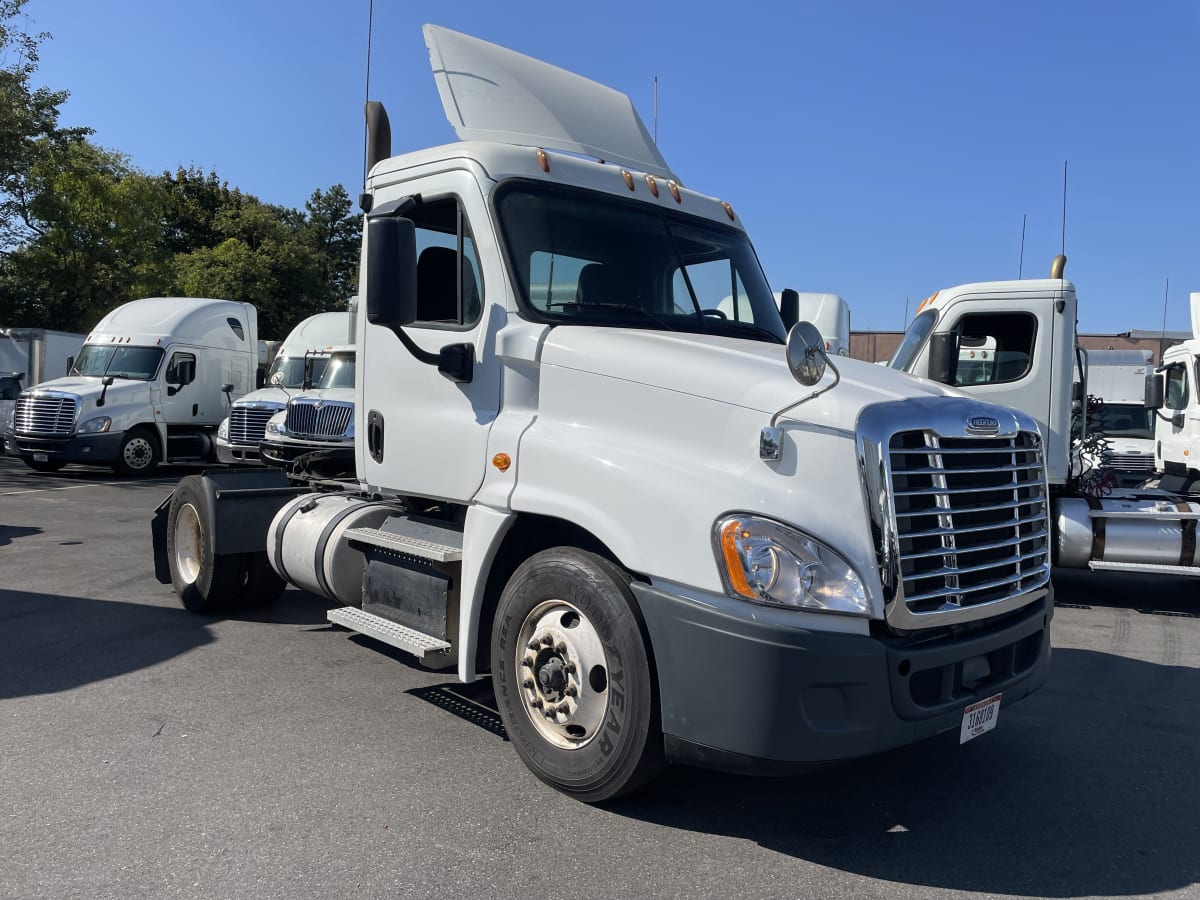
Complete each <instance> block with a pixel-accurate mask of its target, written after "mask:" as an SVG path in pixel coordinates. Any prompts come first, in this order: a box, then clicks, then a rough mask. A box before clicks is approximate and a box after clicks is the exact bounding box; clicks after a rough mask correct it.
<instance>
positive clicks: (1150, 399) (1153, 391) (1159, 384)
mask: <svg viewBox="0 0 1200 900" xmlns="http://www.w3.org/2000/svg"><path fill="white" fill-rule="evenodd" d="M1166 395H1167V376H1166V375H1164V374H1163V373H1162V372H1159V373H1157V374H1156V375H1154V377H1153V378H1151V379H1150V384H1149V386H1148V388H1147V391H1146V406H1148V407H1149V408H1150V409H1162V405H1163V400H1164V399H1166Z"/></svg>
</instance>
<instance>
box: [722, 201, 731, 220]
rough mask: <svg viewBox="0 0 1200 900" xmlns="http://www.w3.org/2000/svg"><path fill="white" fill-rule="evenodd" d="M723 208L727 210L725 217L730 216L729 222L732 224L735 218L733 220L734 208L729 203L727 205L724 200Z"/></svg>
mask: <svg viewBox="0 0 1200 900" xmlns="http://www.w3.org/2000/svg"><path fill="white" fill-rule="evenodd" d="M721 208H722V209H723V210H725V215H727V216H729V221H730V222H732V221H734V218H733V207H732V206H730V205H729V204H728V203H726V202H725V201H724V200H722V201H721Z"/></svg>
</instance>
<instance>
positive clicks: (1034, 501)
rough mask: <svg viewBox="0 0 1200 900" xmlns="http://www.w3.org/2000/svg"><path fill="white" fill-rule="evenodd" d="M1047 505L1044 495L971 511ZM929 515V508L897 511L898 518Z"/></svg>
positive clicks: (973, 507) (993, 510)
mask: <svg viewBox="0 0 1200 900" xmlns="http://www.w3.org/2000/svg"><path fill="white" fill-rule="evenodd" d="M1045 505H1046V501H1045V499H1043V498H1042V497H1037V498H1033V499H1029V500H1018V501H1016V502H1013V503H995V504H990V505H988V506H972V507H971V509H970V511H971V512H996V511H998V510H1002V509H1019V508H1020V507H1022V506H1045ZM927 515H929V510H927V509H922V510H916V511H914V512H897V513H896V516H897V517H898V518H905V517H907V518H913V517H916V516H927Z"/></svg>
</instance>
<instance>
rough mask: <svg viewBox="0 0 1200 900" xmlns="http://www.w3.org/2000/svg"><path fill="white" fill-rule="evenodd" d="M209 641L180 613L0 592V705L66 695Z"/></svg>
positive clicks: (199, 623)
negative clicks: (13, 700)
mask: <svg viewBox="0 0 1200 900" xmlns="http://www.w3.org/2000/svg"><path fill="white" fill-rule="evenodd" d="M212 640H213V637H212V634H211V633H210V631H209V629H208V627H207V625H206V620H204V619H202V618H200V617H199V616H194V615H192V614H191V613H189V612H186V611H185V610H183V609H164V608H162V607H158V606H147V605H143V604H139V603H123V602H120V601H114V600H91V599H88V598H85V597H64V596H59V595H56V594H36V593H32V592H29V591H12V590H3V589H0V700H3V699H11V698H14V697H25V696H30V695H34V694H52V693H56V692H58V691H66V690H71V689H72V688H77V687H80V686H82V685H85V684H90V683H92V682H95V681H102V680H104V679H106V678H112V677H114V676H117V675H123V674H125V673H127V672H133V671H136V670H138V669H144V668H146V667H148V666H153V665H155V664H157V663H160V662H163V661H164V660H167V659H171V658H172V657H175V656H179V655H180V654H182V653H186V652H187V651H189V650H193V649H195V648H196V647H200V646H203V645H204V644H208V643H211V642H212Z"/></svg>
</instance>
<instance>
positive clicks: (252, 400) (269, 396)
mask: <svg viewBox="0 0 1200 900" xmlns="http://www.w3.org/2000/svg"><path fill="white" fill-rule="evenodd" d="M300 393H301V391H300V389H299V388H297V389H296V390H294V391H286V390H284V389H283V388H279V387H265V388H259V389H258V390H257V391H251V392H250V393H249V394H246V395H245V396H243V397H240V398H239V399H237V400H235V401H234V402H233V405H234V406H240V407H251V408H254V407H255V406H258V407H259V408H260V409H261V408H262V406H275V407H278V408H279V409H283V407H284V406H286V405H287V402H288V400H290V399H292V398H293V397H295V396H297V395H298V394H300Z"/></svg>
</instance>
